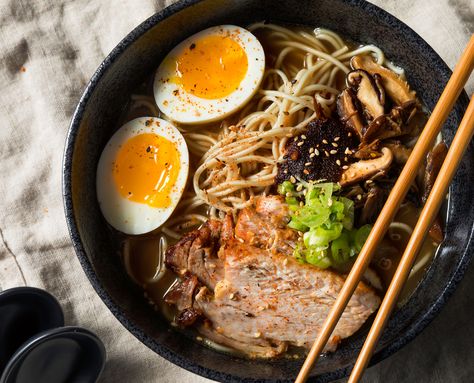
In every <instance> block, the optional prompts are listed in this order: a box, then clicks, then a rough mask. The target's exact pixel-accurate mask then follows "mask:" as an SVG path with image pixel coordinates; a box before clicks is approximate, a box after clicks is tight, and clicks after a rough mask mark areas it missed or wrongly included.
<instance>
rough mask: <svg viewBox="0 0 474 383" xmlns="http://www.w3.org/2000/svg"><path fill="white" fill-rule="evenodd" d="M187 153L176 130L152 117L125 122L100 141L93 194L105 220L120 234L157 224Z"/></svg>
mask: <svg viewBox="0 0 474 383" xmlns="http://www.w3.org/2000/svg"><path fill="white" fill-rule="evenodd" d="M188 171H189V154H188V148H187V146H186V142H185V141H184V138H183V136H182V135H181V133H180V132H179V131H178V129H176V127H174V126H173V125H172V124H171V123H169V122H167V121H165V120H162V119H160V118H154V117H141V118H136V119H134V120H132V121H129V122H127V123H126V124H125V125H123V126H122V127H121V128H120V129H119V130H118V131H117V132H116V133H115V134H114V135H113V136H112V138H111V139H110V140H109V142H108V143H107V145H106V146H105V148H104V150H103V152H102V155H101V157H100V160H99V164H98V167H97V182H96V185H97V198H98V200H99V205H100V208H101V210H102V214H103V215H104V217H105V219H106V220H107V222H109V224H110V225H112V226H113V227H114V228H115V229H117V230H119V231H121V232H123V233H126V234H144V233H148V232H150V231H153V230H155V229H156V228H158V227H160V226H161V225H162V224H163V223H164V222H165V221H166V220H167V219H168V218H169V217H170V215H171V213H172V212H173V210H174V209H175V208H176V205H177V204H178V202H179V199H180V198H181V195H182V194H183V190H184V187H185V185H186V180H187V177H188Z"/></svg>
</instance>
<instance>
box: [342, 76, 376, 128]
mask: <svg viewBox="0 0 474 383" xmlns="http://www.w3.org/2000/svg"><path fill="white" fill-rule="evenodd" d="M346 80H347V85H348V86H350V87H351V88H352V89H353V90H354V92H355V94H356V95H357V98H358V99H359V101H360V103H361V104H362V106H363V107H364V109H365V111H366V112H367V113H368V114H369V117H370V120H373V119H375V118H377V117H379V116H381V115H383V114H384V105H383V104H382V103H381V100H382V99H385V96H384V95H383V88H378V87H377V84H376V83H375V81H374V79H373V78H372V76H371V75H370V74H369V73H367V72H366V71H365V70H362V69H357V70H353V71H352V72H349V74H348V75H347V77H346Z"/></svg>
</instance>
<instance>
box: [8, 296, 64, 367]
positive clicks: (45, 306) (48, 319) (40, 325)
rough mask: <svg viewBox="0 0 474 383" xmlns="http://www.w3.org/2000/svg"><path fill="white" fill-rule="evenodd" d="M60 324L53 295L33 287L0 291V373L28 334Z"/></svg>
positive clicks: (28, 337)
mask: <svg viewBox="0 0 474 383" xmlns="http://www.w3.org/2000/svg"><path fill="white" fill-rule="evenodd" d="M61 326H64V315H63V311H62V309H61V306H60V305H59V303H58V301H57V300H56V298H54V297H53V296H52V295H51V294H49V293H47V292H46V291H44V290H41V289H37V288H34V287H15V288H13V289H8V290H5V291H2V292H0V340H1V341H0V373H1V372H2V371H3V369H4V368H5V366H6V365H7V363H8V360H9V359H10V358H11V356H12V355H13V354H14V353H15V351H16V350H17V349H18V348H19V347H20V346H21V345H22V344H23V343H24V342H25V341H27V340H28V339H30V338H31V337H32V336H34V335H36V334H38V333H40V332H43V331H45V330H49V329H52V328H56V327H61Z"/></svg>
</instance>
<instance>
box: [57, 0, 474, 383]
mask: <svg viewBox="0 0 474 383" xmlns="http://www.w3.org/2000/svg"><path fill="white" fill-rule="evenodd" d="M259 20H271V21H273V22H280V23H298V24H306V25H310V26H320V27H325V28H330V29H332V30H334V31H336V32H338V33H340V34H342V35H343V36H347V37H349V38H350V39H353V40H355V41H358V42H360V43H365V44H370V43H374V44H376V45H378V46H379V47H381V48H382V49H383V50H384V52H385V54H386V55H387V56H388V57H389V58H390V59H391V60H393V61H394V62H395V63H397V64H399V65H400V66H402V67H403V68H405V69H406V73H407V76H408V81H409V82H410V84H411V85H412V86H413V88H414V89H416V90H417V92H418V94H419V95H420V97H421V98H422V99H423V101H424V102H425V103H426V105H427V106H428V108H430V109H432V108H433V107H434V105H435V103H436V100H437V99H438V97H439V95H440V94H441V91H442V89H443V87H444V85H445V84H446V82H447V80H448V78H449V76H450V74H451V72H450V70H449V69H448V67H447V66H446V64H445V63H444V62H443V61H442V60H441V58H440V57H439V56H438V55H437V54H436V53H435V52H434V51H433V49H432V48H431V47H430V46H429V45H428V44H427V43H426V42H425V41H423V40H422V39H421V38H420V37H419V36H418V35H417V34H416V33H415V32H413V31H412V30H411V29H410V28H409V27H407V26H406V25H404V24H403V23H401V22H400V21H399V20H397V19H396V18H394V17H393V16H391V15H389V14H388V13H386V12H384V11H382V10H381V9H379V8H377V7H375V6H373V5H371V4H369V3H366V2H363V1H355V0H354V1H349V0H318V1H310V0H294V1H274V0H254V1H251V0H231V1H229V0H204V1H195V0H194V1H181V2H178V3H176V4H175V5H173V6H170V7H168V8H166V9H165V10H163V11H162V12H160V13H157V14H156V15H154V16H152V17H151V18H149V19H148V20H146V21H145V22H143V23H142V24H141V25H140V26H138V27H137V28H136V29H134V30H133V31H132V32H131V33H130V34H129V35H128V36H126V37H125V39H124V40H123V41H122V42H121V43H120V44H119V45H118V46H117V47H116V48H115V49H114V50H113V51H112V53H111V54H110V55H109V56H108V57H107V58H106V59H105V60H104V62H103V63H102V64H101V65H100V67H99V69H98V70H97V72H96V73H95V74H94V76H93V77H92V79H91V81H90V83H89V85H88V86H87V88H86V90H85V92H84V94H83V96H82V98H81V100H80V102H79V105H78V106H77V109H76V111H75V113H74V117H73V119H72V123H71V127H70V130H69V134H68V138H67V143H66V151H65V157H64V179H63V182H64V184H63V187H64V201H65V210H66V217H67V222H68V225H69V230H70V235H71V238H72V242H73V244H74V247H75V249H76V253H77V256H78V257H79V260H80V262H81V264H82V266H83V268H84V270H85V272H86V274H87V276H88V277H89V279H90V281H91V283H92V285H93V286H94V288H95V289H96V291H97V293H98V294H99V296H100V297H101V298H102V299H103V301H104V302H105V303H106V305H107V306H108V307H109V309H110V310H111V311H112V313H113V314H114V315H115V316H116V317H117V318H118V319H119V320H120V322H121V323H122V324H123V325H124V326H125V327H126V328H127V329H128V330H129V331H130V332H131V333H132V334H133V335H135V336H136V337H137V338H138V339H140V340H141V341H142V342H143V343H144V344H146V345H147V346H148V347H150V348H151V349H152V350H154V351H156V352H157V353H158V354H160V355H161V356H163V357H165V358H166V359H168V360H170V361H171V362H173V363H175V364H177V365H179V366H181V367H184V368H186V369H188V370H190V371H192V372H195V373H197V374H200V375H203V376H206V377H208V378H211V379H215V380H220V381H235V382H243V381H245V382H256V381H258V382H274V381H279V382H283V381H285V382H286V381H288V382H289V381H293V378H294V377H295V376H296V374H297V372H298V370H299V368H300V366H301V363H302V361H301V360H296V361H295V360H286V359H280V360H274V361H260V360H253V361H250V360H245V359H239V358H236V357H232V356H229V355H225V354H221V353H218V352H216V351H213V350H212V349H208V348H206V347H204V346H202V345H201V344H199V343H196V342H194V341H193V340H192V339H191V338H188V337H187V336H186V335H184V334H181V333H177V332H175V331H173V330H171V329H170V326H169V324H168V323H167V322H166V321H165V320H164V319H163V318H161V317H160V316H159V315H158V314H157V313H156V312H155V311H153V309H152V308H151V307H150V306H149V305H148V304H147V302H146V300H145V299H144V298H143V291H142V290H141V289H140V288H139V287H138V286H136V285H135V284H134V283H133V282H132V281H131V280H130V279H129V278H128V277H127V275H126V273H125V270H124V268H123V266H122V264H121V261H120V258H119V256H118V250H119V249H118V248H117V243H115V242H114V241H113V239H112V236H111V235H110V233H109V231H108V229H107V227H106V224H105V221H104V219H103V217H102V215H101V213H100V210H99V206H98V203H97V199H96V193H95V175H96V167H97V161H98V159H99V156H100V153H101V151H102V149H103V148H104V145H105V143H106V142H107V140H108V139H109V138H110V137H111V135H112V134H113V132H114V130H115V129H116V124H117V119H118V117H119V115H120V112H121V110H122V108H123V105H124V103H125V100H126V99H127V98H128V97H129V95H130V92H131V90H132V89H134V88H136V87H137V85H138V84H139V83H140V82H142V81H143V80H144V79H145V78H146V77H147V76H149V75H150V74H151V73H153V72H154V70H155V69H156V68H157V66H158V64H159V63H160V61H161V59H162V58H163V57H164V55H165V54H166V53H167V52H168V51H169V50H170V49H171V48H172V47H173V46H174V45H176V44H177V43H178V42H180V41H181V40H183V39H184V38H185V37H187V36H189V35H191V34H193V33H195V32H198V31H200V30H202V29H204V28H207V27H209V26H212V25H217V24H226V23H232V24H238V25H242V26H245V25H248V24H249V23H251V22H254V21H259ZM467 101H468V98H467V95H466V94H465V93H463V94H462V95H461V97H460V99H459V101H458V103H457V104H456V106H455V108H454V111H453V112H452V113H451V115H450V118H449V120H448V121H447V123H446V125H445V127H444V130H443V134H444V137H445V139H446V140H447V141H448V143H449V142H450V141H451V139H452V137H453V133H454V131H455V129H456V127H457V125H458V124H459V122H460V120H461V116H462V114H463V111H464V110H465V108H466V106H467ZM473 154H474V151H473V146H472V145H470V146H469V149H468V152H467V154H466V156H465V158H464V160H463V161H462V164H461V167H460V169H459V171H458V174H457V176H456V178H455V179H454V181H453V184H452V186H451V189H450V192H451V193H450V197H449V204H448V214H447V215H448V217H447V221H448V222H447V235H446V240H445V242H444V243H443V245H442V246H441V248H440V250H439V252H438V254H437V257H436V259H435V261H434V262H433V263H432V265H431V266H430V268H429V270H428V272H427V273H426V275H425V277H424V279H423V281H422V282H421V283H420V284H419V285H418V287H417V289H416V290H415V292H414V293H413V295H412V297H411V298H410V300H409V301H408V303H407V304H406V305H405V306H404V307H403V308H401V309H399V310H398V311H397V312H396V313H395V314H394V315H393V317H392V319H391V320H390V322H389V324H388V326H387V328H386V330H385V332H384V334H383V336H382V339H381V341H380V343H379V347H378V349H377V352H376V353H375V356H374V357H373V358H372V363H376V362H378V361H380V360H382V359H383V358H386V357H387V356H389V355H390V354H392V353H393V352H395V351H396V350H398V349H400V348H401V347H402V346H404V345H405V344H406V343H407V342H409V341H410V340H411V339H413V338H414V337H415V336H416V335H417V334H418V333H419V332H420V331H421V330H422V329H423V328H424V327H426V326H427V324H428V323H429V322H430V321H431V320H432V319H433V317H434V316H435V315H436V314H437V313H438V312H439V310H440V308H441V307H442V306H443V305H444V304H445V302H446V299H447V297H448V296H450V295H451V294H452V292H453V290H454V288H455V286H456V285H457V284H458V282H459V280H460V279H461V277H462V275H463V273H464V271H465V270H466V266H467V264H468V262H469V259H470V258H471V253H472V230H473V217H474V204H472V196H473V195H474V182H473V178H474V169H473V166H474V161H473V158H474V156H473ZM366 333H367V329H363V330H362V331H360V332H359V333H357V334H356V335H355V336H353V337H351V338H350V339H349V340H348V341H346V342H344V343H343V344H342V345H341V347H340V348H339V349H338V350H337V352H335V353H333V354H330V355H328V356H326V357H324V358H322V359H321V361H320V362H319V363H318V368H317V375H316V372H315V373H314V375H313V379H314V381H330V380H333V379H336V378H339V377H342V376H343V375H345V374H346V373H347V372H348V369H349V368H350V366H351V365H352V364H353V363H354V361H355V357H356V355H357V352H358V350H359V349H360V347H361V345H362V342H363V340H364V337H365V334H366Z"/></svg>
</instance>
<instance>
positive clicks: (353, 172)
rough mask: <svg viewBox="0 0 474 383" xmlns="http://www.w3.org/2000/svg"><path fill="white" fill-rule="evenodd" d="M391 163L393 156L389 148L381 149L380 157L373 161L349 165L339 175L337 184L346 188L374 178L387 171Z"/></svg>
mask: <svg viewBox="0 0 474 383" xmlns="http://www.w3.org/2000/svg"><path fill="white" fill-rule="evenodd" d="M392 161H393V154H392V151H391V150H390V149H389V148H385V147H383V148H382V156H381V157H379V158H375V159H373V160H366V161H358V162H354V163H353V164H351V165H350V166H349V167H348V168H347V169H346V170H344V172H343V173H342V175H341V180H340V181H339V183H340V184H341V186H347V185H350V184H352V183H355V182H359V181H363V180H366V179H368V178H371V177H374V176H375V175H377V174H379V173H383V172H384V171H385V170H387V169H388V168H389V167H390V165H391V164H392Z"/></svg>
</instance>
